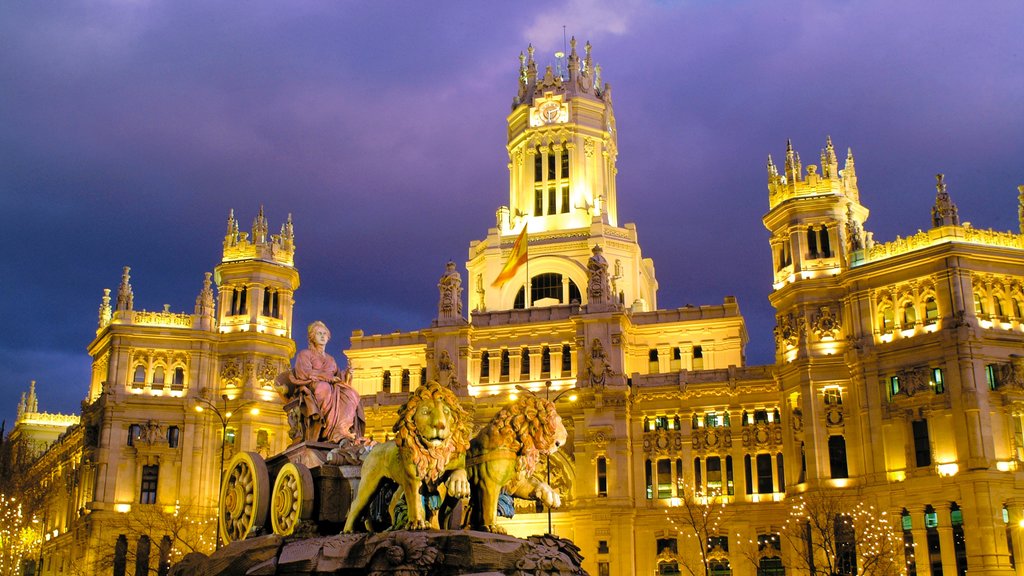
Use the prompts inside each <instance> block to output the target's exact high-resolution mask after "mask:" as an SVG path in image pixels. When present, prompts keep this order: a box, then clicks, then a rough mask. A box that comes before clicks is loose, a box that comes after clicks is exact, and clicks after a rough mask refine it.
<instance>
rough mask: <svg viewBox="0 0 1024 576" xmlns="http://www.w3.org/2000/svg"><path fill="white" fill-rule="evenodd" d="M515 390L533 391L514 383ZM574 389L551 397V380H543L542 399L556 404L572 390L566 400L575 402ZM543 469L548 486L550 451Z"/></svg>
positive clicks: (549, 524) (549, 507) (549, 481)
mask: <svg viewBox="0 0 1024 576" xmlns="http://www.w3.org/2000/svg"><path fill="white" fill-rule="evenodd" d="M516 390H519V391H520V392H526V393H528V394H532V393H533V391H532V390H529V389H527V388H523V387H522V386H520V385H519V384H516ZM575 391H576V389H575V388H572V387H569V388H566V389H565V390H562V391H561V392H559V393H558V394H555V397H554V398H551V380H545V381H544V399H545V400H547V401H549V402H551V403H552V404H557V403H558V401H559V400H560V399H561V398H562V396H565V395H566V394H569V392H573V394H570V395H569V397H568V400H569V401H570V402H575V401H576V398H577V396H576V394H575ZM544 469H545V476H546V478H545V479H544V481H545V482H546V483H547V485H548V486H551V452H545V453H544ZM546 508H547V509H548V532H547V535H548V536H550V535H551V506H546Z"/></svg>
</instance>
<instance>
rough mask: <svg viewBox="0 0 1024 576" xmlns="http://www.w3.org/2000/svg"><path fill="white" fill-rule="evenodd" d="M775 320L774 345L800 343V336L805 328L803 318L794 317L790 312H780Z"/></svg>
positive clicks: (789, 345)
mask: <svg viewBox="0 0 1024 576" xmlns="http://www.w3.org/2000/svg"><path fill="white" fill-rule="evenodd" d="M775 321H776V323H775V344H776V346H787V347H793V346H796V345H797V344H799V343H800V336H801V335H802V334H803V331H804V328H805V326H804V319H803V318H796V317H794V316H793V313H792V312H790V313H789V314H780V315H779V316H777V317H776V318H775Z"/></svg>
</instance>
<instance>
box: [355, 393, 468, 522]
mask: <svg viewBox="0 0 1024 576" xmlns="http://www.w3.org/2000/svg"><path fill="white" fill-rule="evenodd" d="M392 430H393V431H394V432H395V438H394V439H393V440H389V441H387V442H384V443H383V444H377V445H376V446H374V447H373V448H372V449H371V450H370V453H369V454H367V456H366V459H365V460H364V461H363V466H362V478H361V480H360V482H359V491H358V492H357V493H356V497H355V499H354V500H353V501H352V506H351V508H350V509H349V512H348V518H347V519H346V521H345V532H352V531H354V529H355V526H356V522H357V521H358V520H359V519H360V517H361V516H362V513H363V511H364V509H365V508H366V506H367V504H368V503H369V502H370V501H371V499H372V498H373V497H374V495H375V493H376V491H377V488H378V487H379V486H380V484H381V482H382V481H383V480H384V479H385V478H387V479H390V480H392V481H394V482H395V483H397V484H398V487H399V489H398V491H396V492H395V495H394V497H393V499H392V501H391V509H392V510H393V509H394V507H395V504H396V503H397V501H398V499H399V498H401V497H402V496H403V495H417V496H420V495H424V494H436V493H438V492H439V488H441V487H442V486H444V489H445V493H446V495H447V496H449V497H452V498H465V497H467V496H469V481H468V478H467V476H466V470H465V455H466V448H467V447H468V446H469V418H468V413H467V412H466V410H465V409H463V408H462V406H461V405H460V404H459V400H458V398H456V397H455V393H453V392H452V391H451V390H450V389H449V388H446V387H444V386H442V385H441V384H439V383H438V382H436V381H432V382H429V383H427V384H426V385H424V386H420V387H419V388H417V389H416V390H414V391H413V392H412V394H411V395H410V397H409V400H408V401H406V403H405V404H403V405H402V406H401V407H400V408H399V409H398V421H397V422H395V425H394V428H392ZM406 505H407V507H408V518H409V523H408V526H407V527H406V528H408V529H409V530H423V529H426V528H430V527H432V526H433V524H432V523H431V522H430V519H428V512H427V510H425V509H424V506H423V502H422V500H421V498H420V497H407V498H406ZM432 519H433V520H435V521H436V518H432Z"/></svg>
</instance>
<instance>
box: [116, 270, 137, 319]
mask: <svg viewBox="0 0 1024 576" xmlns="http://www.w3.org/2000/svg"><path fill="white" fill-rule="evenodd" d="M131 270H132V269H131V267H129V266H125V267H124V270H123V271H122V272H121V285H120V286H118V287H117V310H118V311H121V310H131V309H132V308H133V307H134V305H135V294H134V293H133V292H132V285H131Z"/></svg>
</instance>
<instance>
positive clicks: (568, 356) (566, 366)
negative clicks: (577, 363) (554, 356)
mask: <svg viewBox="0 0 1024 576" xmlns="http://www.w3.org/2000/svg"><path fill="white" fill-rule="evenodd" d="M570 372H572V349H571V348H569V345H568V344H563V345H562V376H569V375H570V374H569V373H570Z"/></svg>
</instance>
